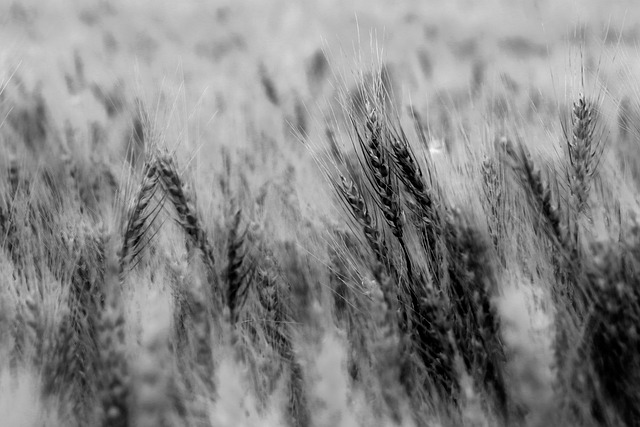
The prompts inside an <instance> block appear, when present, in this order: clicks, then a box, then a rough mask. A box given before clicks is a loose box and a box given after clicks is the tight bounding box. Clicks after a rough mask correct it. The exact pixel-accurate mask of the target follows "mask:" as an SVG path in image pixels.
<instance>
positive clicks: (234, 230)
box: [225, 209, 255, 324]
mask: <svg viewBox="0 0 640 427" xmlns="http://www.w3.org/2000/svg"><path fill="white" fill-rule="evenodd" d="M241 219H242V210H241V209H238V210H237V211H236V213H235V214H234V216H233V223H232V224H231V228H230V230H229V240H228V242H227V267H226V269H225V279H226V282H227V305H228V307H229V313H230V319H231V323H232V324H235V323H236V322H237V320H238V317H239V313H240V310H242V307H243V306H244V303H245V301H246V299H247V295H248V293H249V286H250V284H251V281H252V276H253V273H254V271H255V269H254V266H252V265H250V264H248V263H247V261H248V257H247V248H246V242H247V239H246V237H247V230H245V231H241V230H240V223H241Z"/></svg>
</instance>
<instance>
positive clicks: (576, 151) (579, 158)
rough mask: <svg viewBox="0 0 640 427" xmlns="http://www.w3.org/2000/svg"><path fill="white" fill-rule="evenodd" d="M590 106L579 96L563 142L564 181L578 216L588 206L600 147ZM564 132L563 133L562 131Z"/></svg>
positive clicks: (589, 102) (591, 106)
mask: <svg viewBox="0 0 640 427" xmlns="http://www.w3.org/2000/svg"><path fill="white" fill-rule="evenodd" d="M594 108H595V107H594V105H593V103H592V102H591V101H590V100H588V99H587V98H585V96H584V94H580V95H579V97H578V100H577V101H575V102H574V103H573V109H572V110H571V132H570V134H568V135H565V136H566V138H565V139H566V142H567V154H568V164H567V180H568V183H569V189H570V190H571V194H572V196H573V198H574V200H575V208H576V211H577V213H578V214H581V213H584V212H586V210H587V209H588V206H589V191H590V189H591V182H592V180H593V178H594V176H595V174H596V173H597V169H598V166H599V164H600V160H601V159H602V153H603V150H604V144H603V143H602V138H601V135H598V134H597V133H596V116H595V114H594V113H595V112H594ZM565 133H566V132H565Z"/></svg>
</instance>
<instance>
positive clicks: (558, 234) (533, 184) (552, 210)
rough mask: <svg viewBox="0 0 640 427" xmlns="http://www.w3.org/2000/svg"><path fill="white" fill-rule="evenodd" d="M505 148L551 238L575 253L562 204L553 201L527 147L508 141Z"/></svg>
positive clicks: (561, 247) (548, 188)
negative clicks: (515, 145)
mask: <svg viewBox="0 0 640 427" xmlns="http://www.w3.org/2000/svg"><path fill="white" fill-rule="evenodd" d="M505 149H506V152H507V155H508V156H509V157H510V159H511V161H512V168H513V169H514V171H515V172H516V173H517V176H518V178H519V179H520V181H521V183H522V185H523V186H524V188H525V190H526V192H527V194H528V195H529V196H530V201H531V203H532V205H533V207H534V208H535V209H536V210H537V211H538V212H540V213H541V214H542V216H543V218H544V219H545V221H546V223H547V225H548V227H547V228H548V231H549V235H550V237H551V239H552V240H553V241H554V242H556V243H557V244H558V245H559V249H561V250H564V251H565V252H566V253H567V254H573V253H575V252H576V251H577V247H576V245H575V244H574V241H573V239H572V238H571V236H570V233H569V231H568V228H567V225H566V224H565V220H564V219H563V217H564V218H566V215H564V213H563V209H562V206H561V205H560V204H559V203H555V201H554V199H553V194H552V192H551V188H550V187H549V184H548V183H547V181H546V180H545V179H544V178H543V177H542V173H541V172H540V170H539V169H538V168H537V167H536V164H535V163H534V161H533V159H532V158H531V155H530V154H529V152H528V151H527V149H526V148H525V147H524V145H522V144H518V146H517V147H514V145H513V143H511V142H510V141H509V142H508V143H507V145H506V147H505Z"/></svg>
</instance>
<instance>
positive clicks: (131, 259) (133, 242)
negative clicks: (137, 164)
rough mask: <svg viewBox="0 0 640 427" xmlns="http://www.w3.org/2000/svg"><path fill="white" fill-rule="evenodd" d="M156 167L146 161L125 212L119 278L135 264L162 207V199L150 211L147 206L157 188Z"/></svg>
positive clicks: (121, 278)
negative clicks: (131, 202) (132, 201)
mask: <svg viewBox="0 0 640 427" xmlns="http://www.w3.org/2000/svg"><path fill="white" fill-rule="evenodd" d="M157 182H158V178H157V168H156V165H155V162H154V161H152V160H150V161H147V162H146V163H145V165H144V168H143V175H142V181H141V182H140V186H139V188H138V191H137V193H136V195H135V200H134V203H133V206H132V207H131V209H130V210H129V212H128V213H127V223H126V226H125V230H124V233H123V243H122V248H121V250H120V253H119V257H120V280H121V281H122V280H123V279H124V275H125V274H126V269H127V268H130V267H131V266H133V265H135V260H136V258H137V257H138V256H139V255H140V254H141V252H142V250H143V249H144V247H145V244H146V243H148V240H147V241H146V242H145V239H144V237H145V234H147V232H148V231H149V229H150V227H151V226H152V224H153V222H154V221H155V219H156V218H157V216H158V213H159V212H160V210H161V207H162V201H160V202H159V203H158V205H157V206H155V207H154V208H153V209H151V211H150V212H147V211H148V209H147V208H148V207H149V205H150V204H151V201H152V200H153V198H154V195H155V193H156V190H157Z"/></svg>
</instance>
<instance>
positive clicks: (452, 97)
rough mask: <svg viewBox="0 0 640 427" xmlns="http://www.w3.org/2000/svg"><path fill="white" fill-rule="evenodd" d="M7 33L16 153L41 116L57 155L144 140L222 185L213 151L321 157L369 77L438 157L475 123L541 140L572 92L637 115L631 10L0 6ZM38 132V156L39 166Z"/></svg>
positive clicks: (110, 3) (108, 152)
mask: <svg viewBox="0 0 640 427" xmlns="http://www.w3.org/2000/svg"><path fill="white" fill-rule="evenodd" d="M0 17H1V18H0V20H1V22H2V24H1V25H0V37H1V39H2V41H3V43H2V48H1V49H0V61H1V63H2V68H1V71H2V76H3V77H2V82H3V86H2V87H3V91H2V95H3V98H2V99H3V101H4V102H3V104H2V105H3V111H4V117H5V122H6V123H5V124H6V126H5V131H4V132H3V133H2V134H3V135H2V137H3V140H4V144H3V147H4V149H5V150H8V151H9V152H15V151H16V150H20V148H17V147H15V146H14V145H15V144H18V142H16V143H15V144H14V142H12V138H11V135H10V134H11V132H7V130H8V129H9V130H10V128H11V126H13V127H15V128H19V127H20V126H23V127H24V126H26V127H27V128H31V127H33V126H28V125H25V124H24V123H25V120H26V122H27V123H28V121H29V118H28V117H26V116H25V115H29V114H33V113H32V112H33V111H37V108H36V109H35V110H34V105H41V107H42V108H41V112H42V113H43V114H45V113H46V116H47V118H48V119H47V120H46V122H41V121H40V122H41V123H40V124H39V125H38V126H39V127H40V128H43V129H45V130H46V129H47V128H51V129H50V130H51V132H48V133H47V138H49V139H51V138H50V136H51V135H52V133H55V134H58V135H60V137H59V138H54V139H57V144H59V145H60V147H61V149H62V150H63V151H64V150H67V151H69V150H72V146H71V145H73V144H71V142H69V138H70V134H73V135H74V138H76V139H82V140H91V141H93V142H92V144H93V145H92V146H94V147H102V146H104V147H108V148H105V149H104V150H103V151H100V150H98V151H97V152H92V153H91V155H94V156H103V157H104V158H105V159H109V158H113V159H116V158H118V156H117V155H115V154H114V153H112V151H113V150H116V151H117V150H120V151H122V150H127V149H130V148H131V146H132V145H133V148H134V149H135V148H136V144H138V143H142V142H144V141H142V139H144V138H142V127H148V126H149V124H153V126H154V127H155V129H156V132H155V134H154V135H155V136H154V138H156V139H161V140H162V141H164V143H165V144H167V145H169V146H175V147H178V146H179V147H180V150H179V153H183V154H181V155H182V156H183V157H184V158H185V160H188V161H192V162H193V164H194V165H196V169H197V170H199V171H200V173H207V171H210V170H211V169H212V168H211V167H210V166H212V167H213V168H214V169H216V168H218V169H219V166H220V164H219V163H216V162H219V160H217V159H219V158H220V156H219V155H216V153H217V152H218V149H219V147H221V146H228V147H233V149H237V148H240V149H249V151H252V150H253V149H254V148H255V147H256V146H257V147H258V148H260V149H261V150H263V151H264V153H263V158H262V159H261V162H262V163H264V162H267V163H270V164H273V165H277V164H279V159H280V158H281V157H283V156H284V157H285V158H286V157H289V159H286V160H285V161H284V162H282V164H283V165H285V164H289V163H291V162H292V161H295V160H296V159H299V158H300V157H301V156H302V157H304V154H303V153H304V152H305V150H306V148H301V146H302V145H303V144H300V142H301V141H305V140H306V141H308V142H310V143H311V144H308V145H314V143H316V144H318V143H319V142H320V141H323V140H324V139H325V133H326V130H327V120H329V121H333V122H335V121H336V120H337V121H338V122H339V116H340V113H339V111H340V110H341V109H340V100H339V98H340V97H339V96H338V95H339V93H340V92H341V91H342V92H344V91H345V90H346V91H348V90H349V89H350V88H352V87H353V85H354V82H355V81H356V80H357V78H358V76H359V75H360V74H362V73H366V72H367V70H370V69H372V67H373V65H374V64H377V65H383V66H384V67H385V70H386V71H388V73H387V74H388V76H389V79H388V84H389V88H390V90H391V91H392V92H393V94H394V98H395V99H396V107H397V109H398V111H399V112H400V113H401V115H402V114H405V112H406V111H408V109H409V108H411V109H413V110H414V111H416V112H419V113H420V117H421V120H423V121H425V127H427V128H428V130H429V133H430V134H431V135H432V136H433V137H434V138H441V139H444V138H449V139H456V138H460V137H461V136H460V135H456V134H455V133H456V131H455V130H456V129H464V126H465V116H468V115H474V114H475V115H481V116H482V117H483V119H484V120H483V121H482V122H479V121H477V120H471V119H469V120H467V121H466V122H468V123H476V124H478V123H489V125H490V126H494V127H495V126H497V127H500V126H503V125H504V123H505V122H508V121H511V120H512V119H513V121H518V120H519V121H524V122H532V121H536V122H540V121H543V122H545V121H546V122H548V126H545V127H539V128H538V129H539V131H540V132H545V131H546V130H548V129H549V127H557V126H558V125H559V121H558V120H557V111H558V103H559V102H563V101H562V100H568V99H573V98H572V97H571V96H569V95H568V93H569V92H571V93H576V92H577V91H581V90H587V91H589V92H591V93H592V94H594V95H598V94H606V97H604V98H606V99H605V104H607V102H608V103H609V104H611V105H613V106H612V107H611V108H609V110H608V111H609V112H608V113H607V112H605V114H608V115H609V116H610V117H611V119H612V120H613V117H614V116H615V110H616V109H617V106H618V105H619V104H620V103H621V102H622V101H621V100H623V98H624V97H627V98H629V99H631V100H634V99H638V96H637V93H638V90H637V87H638V85H637V82H636V81H635V79H634V78H633V76H636V75H638V71H640V70H638V61H637V59H636V58H637V56H638V50H637V41H638V35H640V27H639V25H640V7H638V6H637V4H636V3H635V2H633V1H622V0H620V1H598V0H589V1H569V0H546V1H545V0H535V1H534V0H520V1H506V0H484V1H469V0H448V1H434V0H420V1H383V0H376V1H371V0H366V1H364V0H363V1H357V0H352V1H337V0H335V1H334V0H324V1H312V0H303V1H286V0H259V1H195V0H193V1H157V0H154V1H151V0H149V1H146V0H138V1H124V0H102V1H84V0H83V1H80V0H76V1H74V0H57V1H48V2H41V1H36V0H25V1H13V2H11V1H3V2H2V5H0ZM583 66H584V69H585V72H584V73H582V72H581V69H582V67H583ZM582 75H584V76H585V85H586V88H581V86H582V84H581V80H582V77H581V76H582ZM567 102H569V101H567ZM569 105H570V104H569ZM21 110H24V114H23V115H22V116H20V114H18V113H19V112H20V111H21ZM10 111H11V113H9V112H10ZM16 117H17V118H18V120H16ZM34 120H35V121H36V122H37V121H38V120H37V119H34ZM43 123H44V124H43ZM38 126H35V127H36V128H37V127H38ZM470 126H471V125H470ZM61 128H62V129H61ZM545 129H546V130H545ZM34 132H35V133H34V135H32V136H33V137H32V138H30V139H31V140H32V141H31V145H33V147H31V148H32V151H34V152H35V153H36V154H37V153H38V151H40V152H43V153H44V152H46V151H47V150H46V149H45V147H44V145H45V144H44V142H43V140H44V139H46V138H44V136H43V135H41V136H43V137H42V138H40V139H41V140H42V141H39V138H38V135H37V132H36V131H34ZM43 132H44V131H43ZM18 133H20V132H18ZM463 133H464V132H463ZM39 144H40V145H39ZM70 144H71V145H70ZM47 145H50V144H47ZM276 146H277V147H279V148H281V149H280V150H272V148H274V147H276ZM123 147H124V148H123ZM133 151H134V152H135V150H133ZM272 152H277V153H278V154H277V155H275V156H272V157H274V158H271V159H269V158H268V157H269V153H272ZM194 153H197V156H196V155H194ZM87 155H89V154H87ZM207 159H208V160H207ZM207 161H210V162H211V163H210V164H207ZM251 161H252V160H251V159H250V158H247V162H251ZM253 161H254V162H255V159H254V160H253ZM262 169H263V170H262V171H261V172H260V173H261V174H270V173H281V172H282V171H283V170H284V169H286V168H284V167H283V168H278V167H274V168H271V169H268V170H265V168H262ZM274 171H277V172H274ZM264 178H265V176H261V177H260V179H264ZM302 185H306V184H305V183H303V184H302Z"/></svg>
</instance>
